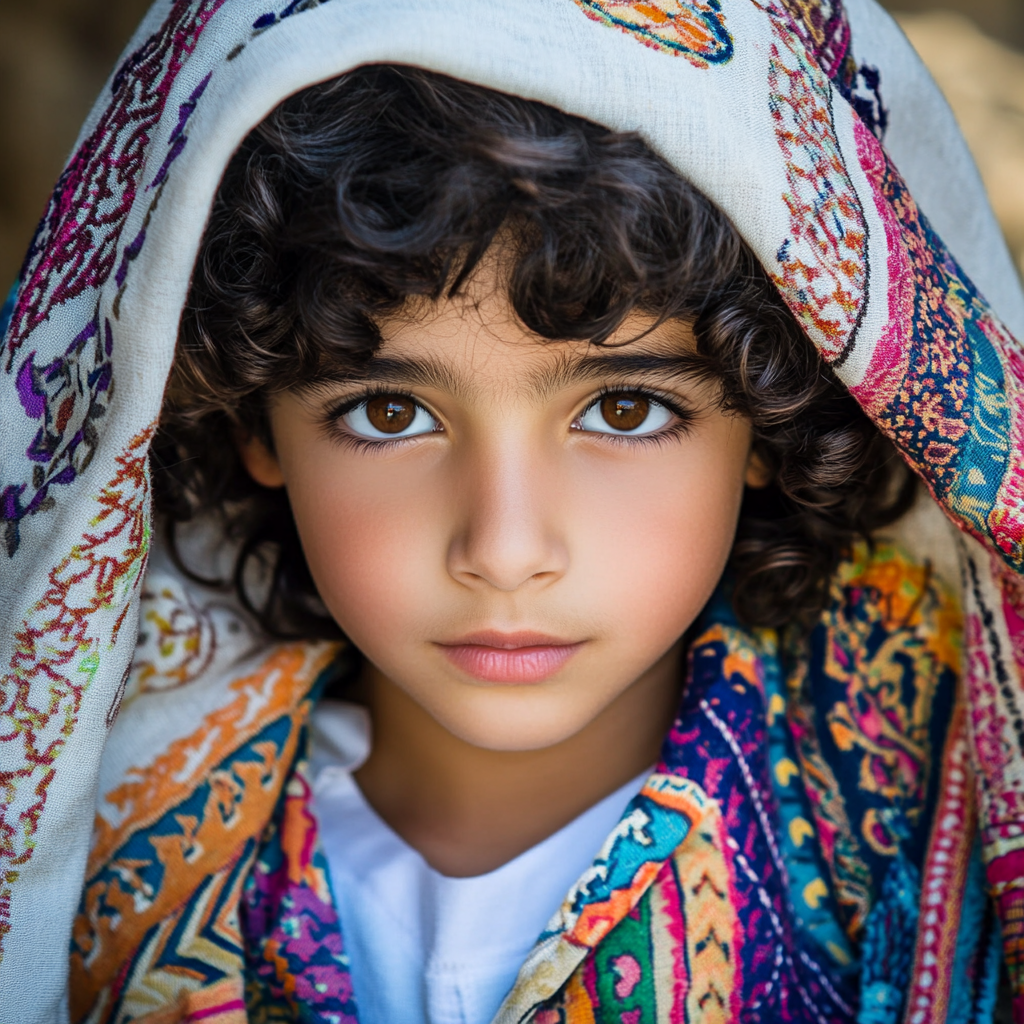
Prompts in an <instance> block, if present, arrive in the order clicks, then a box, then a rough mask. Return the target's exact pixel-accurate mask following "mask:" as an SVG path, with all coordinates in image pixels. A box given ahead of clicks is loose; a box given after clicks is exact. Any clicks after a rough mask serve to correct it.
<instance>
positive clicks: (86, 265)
mask: <svg viewBox="0 0 1024 1024" xmlns="http://www.w3.org/2000/svg"><path fill="white" fill-rule="evenodd" d="M223 2H224V0H200V2H198V3H192V2H186V0H177V2H176V3H175V6H174V8H173V10H172V11H171V13H170V15H169V16H168V18H167V20H166V21H165V22H164V24H163V26H162V28H161V30H160V31H159V32H158V33H157V34H156V35H154V36H153V37H152V38H151V39H150V40H148V41H147V43H146V45H144V46H143V47H141V48H140V49H139V50H138V51H136V53H134V54H132V55H131V56H130V57H129V58H128V59H127V60H126V61H125V63H124V64H123V65H122V67H121V68H120V70H119V71H118V73H117V74H116V75H115V76H114V81H113V85H112V93H113V95H112V99H111V102H110V105H109V106H108V107H107V109H106V111H105V112H104V114H103V116H102V117H101V118H100V121H99V123H98V124H97V126H96V128H95V129H94V130H93V132H92V133H91V134H90V136H89V137H88V139H86V140H85V142H83V143H82V145H81V146H80V147H79V149H78V152H77V153H76V154H75V155H74V156H73V157H72V159H71V161H70V163H69V164H68V166H67V168H66V169H65V171H64V173H63V174H62V175H61V178H60V181H59V182H58V183H57V187H56V188H55V189H54V193H53V196H52V198H51V200H50V205H49V207H48V209H47V211H46V214H45V215H44V217H43V219H42V222H41V223H40V226H39V229H38V231H37V233H36V238H35V240H34V241H33V243H32V247H31V249H30V250H29V254H28V256H27V257H26V261H25V266H24V269H23V271H22V275H21V287H20V289H19V292H18V298H17V302H16V304H15V307H14V310H13V313H12V316H11V321H10V326H9V330H8V332H7V337H6V356H5V364H6V365H5V367H4V369H5V371H6V372H7V373H12V372H14V368H15V359H16V357H17V354H18V352H19V350H20V349H21V347H22V346H23V344H24V343H25V341H26V340H27V339H28V337H29V336H30V335H31V334H32V332H33V331H34V330H35V329H36V328H37V327H38V326H39V325H40V324H42V323H43V322H44V321H46V320H48V319H49V317H50V315H51V313H52V312H53V311H54V309H55V308H56V307H58V306H61V305H64V304H66V303H68V302H71V301H72V300H74V299H76V298H78V297H79V296H81V295H83V294H85V293H86V292H87V291H88V290H90V289H96V288H99V287H100V286H101V285H103V284H104V283H105V282H106V281H107V279H108V278H109V277H110V276H111V274H113V272H114V267H115V263H116V260H117V251H118V246H119V244H120V239H121V233H122V231H123V229H124V225H125V222H126V220H127V218H128V214H129V212H130V211H131V210H132V208H133V207H134V205H135V203H136V201H137V198H138V196H137V193H138V190H139V183H140V178H141V175H142V173H143V170H144V167H145V165H146V161H147V159H148V158H149V157H150V154H149V152H148V146H147V143H148V141H149V137H150V134H151V133H152V132H153V131H154V130H155V129H156V127H157V125H158V124H159V122H160V119H161V117H162V115H163V109H164V106H165V104H166V102H167V97H168V94H169V93H170V90H171V87H172V85H173V84H174V82H175V79H176V78H177V76H178V73H179V71H180V69H181V67H182V64H183V62H184V60H185V59H186V58H187V56H188V55H189V54H190V53H191V52H192V50H193V49H194V48H195V45H196V43H197V41H198V39H199V36H200V35H201V33H202V31H203V29H204V27H205V26H206V24H207V22H208V21H209V19H210V18H211V17H212V16H213V14H214V13H216V11H217V9H218V8H219V7H220V5H221V4H222V3H223ZM209 78H210V76H209V75H207V76H206V77H205V78H204V79H203V80H202V82H201V83H200V84H199V86H197V87H196V89H195V90H194V91H193V93H192V96H191V97H190V98H189V100H188V101H187V102H186V103H184V104H182V105H181V108H180V111H179V119H178V125H177V128H176V129H175V130H174V132H172V134H171V138H170V140H169V142H168V151H167V153H166V155H165V157H164V159H163V161H162V163H161V164H160V167H159V169H158V171H157V173H156V174H155V176H154V178H153V180H152V181H151V182H150V184H149V186H148V188H149V189H155V190H156V193H155V195H154V196H153V199H152V200H151V202H150V206H149V210H148V212H147V215H146V218H145V221H144V223H143V226H142V228H141V229H140V231H139V232H138V234H137V235H136V237H135V238H134V239H133V240H132V241H131V243H130V244H129V245H128V246H127V247H126V248H125V250H124V252H123V254H122V256H121V261H120V266H119V267H118V270H117V273H116V275H115V278H116V283H117V286H118V289H119V291H118V294H117V296H116V298H115V299H114V303H113V312H114V315H115V318H116V316H117V313H118V307H119V303H120V298H121V293H122V292H123V290H124V286H125V278H126V274H127V269H128V265H129V263H130V262H131V261H132V260H134V259H135V258H136V257H137V256H138V254H139V252H140V251H141V249H142V245H143V243H144V241H145V238H146V230H147V228H148V226H149V221H150V218H151V216H152V213H153V210H154V209H155V208H156V204H157V202H158V201H159V197H160V190H161V189H162V186H163V183H164V181H165V179H166V176H167V172H168V169H169V167H170V165H171V163H172V162H173V161H174V160H175V159H177V157H178V156H179V155H180V154H181V151H182V149H183V148H184V146H185V143H186V142H187V136H186V135H185V126H186V124H187V122H188V119H189V117H190V116H191V115H192V113H193V111H194V110H195V105H196V103H197V102H198V99H199V97H200V96H201V95H202V92H203V90H204V89H205V88H206V85H207V83H208V81H209ZM113 334H114V332H113V329H112V326H111V322H110V320H109V319H108V318H106V317H105V316H102V315H101V314H100V311H99V306H98V305H97V306H96V308H95V310H94V311H93V313H92V315H91V316H90V317H89V319H88V321H87V322H86V323H85V324H84V326H83V327H82V328H81V330H80V331H79V332H78V334H77V335H76V336H75V337H74V338H73V340H72V341H71V342H70V344H69V345H68V346H67V348H66V349H65V351H64V352H63V353H61V354H60V355H58V356H56V357H55V358H45V357H44V358H43V360H42V361H41V362H37V357H38V353H37V352H30V353H29V354H28V355H27V356H25V357H23V358H22V359H21V361H20V363H18V365H17V388H18V395H19V397H20V399H21V404H22V408H23V409H24V412H25V414H26V416H28V417H29V418H30V419H33V420H41V421H42V423H41V425H40V426H39V428H38V430H37V432H36V435H35V437H34V439H33V440H32V442H31V444H30V445H29V448H28V451H27V453H26V454H27V457H28V460H29V464H30V465H31V466H32V473H31V477H30V478H29V479H24V480H22V481H20V482H18V483H13V482H10V481H8V482H7V484H6V487H5V489H4V491H3V493H2V494H0V516H2V520H3V523H4V543H5V546H6V549H7V554H8V556H9V557H13V555H14V554H15V552H16V551H17V549H18V544H19V540H20V537H19V529H18V524H19V523H20V522H21V520H22V519H24V518H25V517H26V516H30V515H35V514H36V513H38V512H42V511H45V510H47V509H49V508H51V507H52V505H53V499H52V496H51V494H50V493H49V492H50V488H51V487H53V486H56V485H67V484H70V483H71V482H72V481H73V480H75V479H77V477H78V476H79V474H80V473H81V472H82V471H83V470H84V468H85V467H86V466H87V465H88V464H89V463H90V462H91V461H92V458H93V456H94V454H95V451H96V446H97V443H98V433H97V427H96V422H97V420H98V419H99V418H100V417H101V416H103V415H104V413H105V412H106V410H107V407H108V404H109V401H110V395H111V393H112V389H113V361H112V352H113V342H114V339H113Z"/></svg>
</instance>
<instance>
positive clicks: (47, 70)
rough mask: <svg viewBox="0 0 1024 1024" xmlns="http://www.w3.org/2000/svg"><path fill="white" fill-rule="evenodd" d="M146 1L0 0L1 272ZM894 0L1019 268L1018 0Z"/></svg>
mask: <svg viewBox="0 0 1024 1024" xmlns="http://www.w3.org/2000/svg"><path fill="white" fill-rule="evenodd" d="M148 3H149V0H0V140H2V148H0V282H6V281H10V280H13V278H14V276H15V274H16V273H17V269H18V265H19V263H20V261H21V256H22V254H23V253H24V250H25V248H26V247H27V245H28V242H29V240H30V238H31V236H32V231H33V229H34V227H35V224H36V221H37V220H38V218H39V216H40V214H41V213H42V210H43V205H44V203H45V202H46V198H47V195H48V193H49V191H50V188H51V186H52V184H53V182H54V180H55V179H56V177H57V175H58V174H59V172H60V169H61V166H62V165H63V163H64V160H65V158H66V156H67V153H68V151H69V150H70V148H71V146H72V144H73V143H74V140H75V136H76V134H77V132H78V128H79V126H80V125H81V122H82V120H83V119H84V117H85V115H86V113H87V111H88V109H89V107H90V106H91V104H92V101H93V99H94V97H95V96H96V94H97V93H98V92H99V90H100V88H101V87H102V85H103V82H104V81H105V79H106V76H107V74H108V73H109V71H110V68H111V66H112V65H113V63H114V61H115V60H116V59H117V57H118V54H119V53H120V52H121V49H122V47H123V46H124V45H125V43H126V42H127V40H128V38H129V36H130V35H131V32H132V30H133V29H134V27H135V25H136V24H137V22H138V21H139V19H140V18H141V16H142V13H143V11H144V10H145V9H146V7H147V6H148ZM937 3H938V4H939V5H941V6H937ZM890 5H891V6H892V8H893V9H894V11H895V12H896V13H897V15H898V17H899V19H900V22H901V24H902V25H903V27H904V29H905V30H906V32H907V35H908V36H909V37H910V39H911V42H913V44H914V45H915V46H916V47H917V49H918V51H919V52H920V54H921V56H922V57H923V58H924V60H925V63H926V64H928V66H929V67H930V68H931V71H932V74H934V75H935V77H936V79H937V80H938V82H939V85H940V86H941V87H942V89H943V91H944V92H945V93H946V96H947V97H948V98H949V101H950V103H951V104H952V107H953V110H954V111H955V113H956V115H957V117H958V118H959V120H960V124H961V125H962V127H963V129H964V132H965V134H966V136H967V141H968V142H969V143H970V145H971V147H972V148H973V150H974V153H975V156H976V158H977V160H978V165H979V167H980V168H981V173H982V176H983V177H984V179H985V183H986V185H987V186H988V189H989V193H990V195H991V196H992V202H993V205H994V206H995V210H996V213H997V214H998V216H999V218H1000V220H1001V222H1002V224H1003V229H1004V231H1005V232H1006V237H1007V240H1008V241H1009V243H1010V246H1011V248H1012V250H1013V252H1014V254H1015V256H1016V257H1017V258H1018V262H1019V264H1020V266H1021V267H1022V268H1024V0H890ZM3 290H4V289H3V287H2V285H0V292H2V291H3Z"/></svg>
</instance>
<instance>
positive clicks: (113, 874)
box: [71, 646, 333, 1022]
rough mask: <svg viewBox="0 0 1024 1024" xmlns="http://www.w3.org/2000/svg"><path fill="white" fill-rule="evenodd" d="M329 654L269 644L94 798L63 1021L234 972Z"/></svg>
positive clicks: (179, 993) (177, 994)
mask: <svg viewBox="0 0 1024 1024" xmlns="http://www.w3.org/2000/svg"><path fill="white" fill-rule="evenodd" d="M332 655H333V651H332V650H331V649H328V650H326V651H325V650H324V649H323V648H322V647H320V648H314V649H312V650H309V649H307V648H306V647H304V646H295V647H290V648H288V647H286V648H283V649H281V650H278V651H276V652H275V653H274V654H272V655H271V656H270V657H269V658H268V659H267V660H266V661H265V662H264V663H263V664H262V665H261V666H260V667H259V669H258V670H257V671H256V672H254V673H252V674H251V675H248V676H245V677H244V678H242V679H239V680H238V681H236V682H235V683H233V684H232V686H231V690H232V692H233V693H234V694H235V695H236V696H235V697H234V700H233V701H232V702H230V703H228V704H226V705H225V706H224V707H222V708H220V709H218V710H217V711H215V712H214V713H212V714H210V715H209V716H207V718H206V719H205V720H204V721H203V722H202V723H201V724H200V727H199V728H198V729H197V730H196V732H195V733H194V734H192V735H190V736H188V737H187V738H186V739H183V740H179V741H177V742H175V743H172V744H171V745H170V747H169V748H168V749H167V751H166V752H165V753H163V754H161V755H160V756H159V757H158V758H157V760H156V761H155V762H154V763H153V764H151V765H149V766H147V767H146V768H144V769H140V770H138V771H137V772H134V773H131V774H130V775H129V778H128V779H127V780H126V781H125V782H124V783H123V784H122V785H121V786H120V787H119V788H118V789H116V790H114V791H113V792H111V793H108V794H106V797H105V800H104V804H105V805H106V806H109V807H110V808H112V809H113V811H114V812H116V816H115V815H114V813H111V816H110V818H109V819H108V818H107V817H100V818H99V819H98V820H97V825H96V833H95V839H94V844H93V849H92V852H91V855H90V859H89V865H88V867H87V869H86V883H85V888H84V890H83V895H82V904H81V907H80V909H79V914H78V917H77V919H76V921H75V926H74V935H73V943H72V952H71V986H72V993H73V995H72V1018H73V1019H74V1020H76V1021H77V1020H84V1019H88V1020H90V1021H93V1022H101V1021H108V1020H114V1019H117V1020H120V1019H123V1018H124V1017H125V1016H127V1017H129V1018H131V1017H135V1016H140V1015H142V1014H144V1013H148V1012H151V1011H153V1010H155V1009H157V1008H159V1007H162V1006H166V1005H168V1004H174V1003H176V1002H177V1001H178V999H179V998H182V997H183V996H184V995H185V994H188V993H194V992H198V991H201V990H203V989H204V988H206V987H208V986H210V985H213V984H216V983H218V982H220V981H221V980H223V979H224V978H226V977H230V976H232V975H235V976H237V975H239V974H240V973H241V970H242V967H241V965H242V963H243V961H244V949H243V941H242V937H241V934H240V932H239V923H238V900H239V894H240V892H241V890H242V887H243V884H245V882H246V879H247V878H248V877H249V875H250V872H251V869H252V865H253V862H254V860H255V859H256V858H257V856H258V850H257V847H258V844H259V840H260V838H261V836H262V835H263V832H264V829H265V828H266V827H267V823H268V822H269V821H270V820H271V816H272V814H273V812H274V809H275V807H276V806H277V805H278V804H279V803H280V801H281V793H282V790H283V789H284V787H285V785H286V783H287V781H288V779H289V778H290V777H291V776H292V773H293V770H294V765H295V762H296V759H297V757H298V755H299V752H300V751H299V743H300V741H301V738H302V726H303V725H304V723H305V721H306V717H307V715H308V711H309V700H308V693H309V690H310V687H311V686H312V685H313V683H314V680H315V679H316V677H317V674H318V673H320V672H321V671H322V670H323V668H324V663H325V661H329V660H330V658H331V657H332ZM133 776H134V777H133ZM203 950H205V952H204V951H203Z"/></svg>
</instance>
